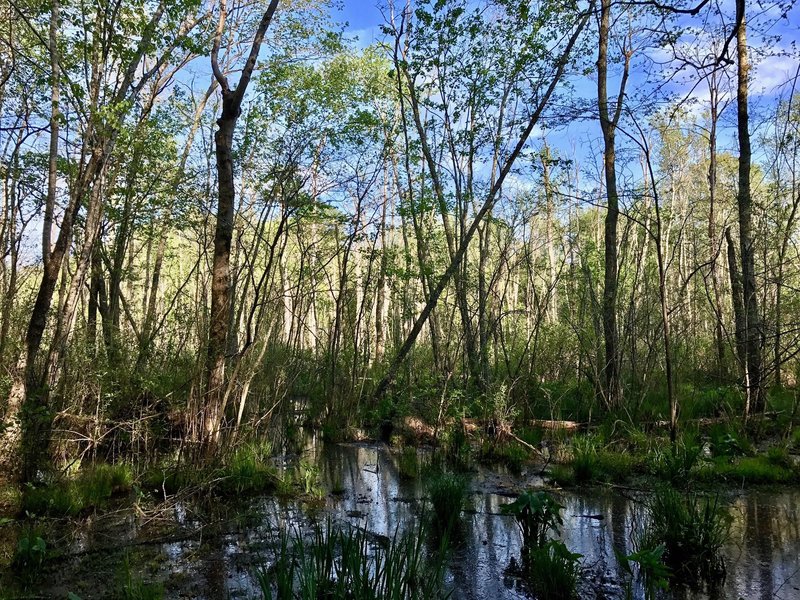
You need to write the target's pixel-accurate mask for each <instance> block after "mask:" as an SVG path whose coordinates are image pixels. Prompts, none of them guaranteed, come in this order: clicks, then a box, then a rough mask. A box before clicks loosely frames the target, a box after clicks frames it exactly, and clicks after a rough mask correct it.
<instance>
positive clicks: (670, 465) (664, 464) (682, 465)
mask: <svg viewBox="0 0 800 600" xmlns="http://www.w3.org/2000/svg"><path fill="white" fill-rule="evenodd" d="M702 455H703V449H702V447H701V446H700V444H698V443H697V441H696V440H695V439H694V438H693V437H692V436H690V435H684V436H682V437H681V438H680V439H679V440H678V441H677V442H676V443H674V444H671V445H670V446H669V447H668V448H656V449H654V451H653V455H652V464H653V471H654V472H655V474H656V475H658V476H659V477H661V478H662V479H665V480H667V481H669V482H670V483H671V484H672V485H673V486H675V487H686V486H687V485H688V484H689V482H690V481H691V480H692V478H693V477H694V475H695V469H696V467H697V466H698V465H699V464H700V459H701V458H702Z"/></svg>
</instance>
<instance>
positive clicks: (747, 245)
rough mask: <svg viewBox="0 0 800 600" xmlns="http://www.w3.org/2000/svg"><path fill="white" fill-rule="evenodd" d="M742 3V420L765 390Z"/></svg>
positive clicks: (739, 3)
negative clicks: (744, 352)
mask: <svg viewBox="0 0 800 600" xmlns="http://www.w3.org/2000/svg"><path fill="white" fill-rule="evenodd" d="M745 5H746V2H745V0H736V17H737V18H736V26H737V32H736V57H737V63H738V69H737V86H736V106H737V131H738V135H739V190H738V192H737V194H736V202H737V205H738V207H739V246H740V254H741V258H742V292H743V294H744V309H745V318H746V323H745V344H746V349H747V356H746V360H747V370H746V372H747V381H746V382H745V386H746V392H747V403H746V406H745V417H747V416H748V415H749V414H750V412H761V411H763V410H764V401H765V390H764V382H763V380H762V364H761V363H762V361H761V348H762V331H761V315H760V313H759V308H758V294H757V290H756V274H755V248H754V240H753V199H752V197H751V194H750V163H751V152H750V130H749V125H750V124H749V116H748V90H747V86H748V82H749V73H750V63H749V59H748V56H747V19H746V17H745Z"/></svg>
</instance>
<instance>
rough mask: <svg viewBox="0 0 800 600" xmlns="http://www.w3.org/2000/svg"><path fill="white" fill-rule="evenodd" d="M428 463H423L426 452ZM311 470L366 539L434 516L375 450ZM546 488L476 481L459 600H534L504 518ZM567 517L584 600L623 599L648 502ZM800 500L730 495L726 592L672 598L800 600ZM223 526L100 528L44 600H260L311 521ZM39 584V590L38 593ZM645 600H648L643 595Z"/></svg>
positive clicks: (329, 502)
mask: <svg viewBox="0 0 800 600" xmlns="http://www.w3.org/2000/svg"><path fill="white" fill-rule="evenodd" d="M421 452H422V453H423V460H424V451H421ZM304 460H305V461H307V462H311V463H313V464H316V465H317V467H318V469H319V476H320V480H321V484H322V487H323V488H324V489H327V490H330V489H333V488H342V489H344V493H343V494H341V495H336V496H334V495H328V496H327V497H326V499H325V500H324V505H323V506H321V507H319V508H317V509H316V511H315V512H316V513H317V518H325V516H326V515H330V516H331V517H332V518H333V519H334V520H336V521H339V522H343V523H352V524H354V525H359V526H362V527H366V528H367V529H368V530H369V531H370V532H372V533H373V534H375V535H379V536H387V537H391V536H393V535H394V534H395V532H396V531H397V530H398V529H399V530H401V531H402V530H403V529H404V528H405V527H408V526H410V525H412V524H413V523H415V522H416V521H417V520H418V518H419V515H420V513H421V511H422V508H423V506H424V502H425V500H424V486H423V485H422V484H421V483H420V482H409V481H406V480H403V479H401V477H400V475H399V472H398V469H397V463H396V457H395V456H394V455H392V453H391V452H389V451H388V450H387V449H386V448H385V447H383V446H380V445H374V444H337V445H333V444H323V443H321V442H320V443H316V442H315V441H314V440H311V441H310V442H309V444H308V446H307V448H306V450H305V452H304ZM542 484H543V482H542V480H541V478H540V477H539V475H538V472H537V470H536V469H534V470H533V472H532V473H523V474H522V475H517V476H514V475H511V474H508V473H506V472H503V471H502V470H499V469H488V468H483V467H481V468H479V469H478V471H477V472H476V473H474V474H473V478H472V483H471V488H470V489H471V494H470V498H469V505H470V508H469V509H468V510H467V511H465V514H464V516H463V522H464V526H463V528H462V530H463V531H462V537H461V543H460V544H459V546H458V547H457V548H456V549H455V550H454V552H453V554H452V557H451V559H450V561H449V564H448V568H447V573H446V582H447V585H448V587H449V589H451V590H452V592H453V594H452V598H454V599H458V600H473V599H474V600H478V599H498V600H505V599H514V598H526V597H528V596H526V594H525V592H524V590H523V589H522V586H521V584H520V582H519V581H517V580H516V579H515V578H514V577H511V576H509V575H507V574H506V573H505V571H506V568H507V567H508V566H509V564H510V562H511V561H512V559H514V558H518V557H519V554H520V542H521V540H520V534H519V531H518V528H517V526H516V523H515V522H514V520H513V519H512V518H510V517H507V516H504V515H502V514H501V510H500V507H501V506H502V505H503V504H505V503H508V502H511V501H512V500H513V497H514V495H515V493H517V492H518V491H519V490H521V489H524V488H525V487H528V486H541V485H542ZM557 495H558V497H559V500H560V501H561V503H562V504H564V506H565V510H564V514H563V517H564V530H563V533H562V539H563V541H564V542H565V544H566V545H567V546H568V547H569V549H570V550H571V551H572V552H579V553H580V554H582V555H583V559H582V561H583V562H582V564H583V567H584V576H583V582H582V584H581V597H582V598H586V599H587V600H591V599H595V600H600V599H603V598H608V599H621V598H623V597H624V596H623V590H622V587H621V585H620V583H619V582H620V580H621V575H620V572H619V567H618V564H617V561H616V559H615V552H614V549H617V550H619V551H622V552H623V553H627V552H631V551H632V544H631V538H632V537H633V534H632V532H633V531H635V530H636V528H637V526H638V525H639V524H640V523H641V522H642V519H643V518H644V512H643V507H642V503H641V495H640V494H637V493H634V492H631V491H626V490H604V489H591V490H588V491H580V492H572V491H570V492H558V493H557ZM798 499H800V493H798V491H797V490H783V491H779V492H760V491H759V492H755V491H753V492H742V493H731V494H730V498H729V502H730V509H731V514H732V515H733V518H734V521H733V526H732V529H731V537H730V540H729V542H728V543H727V545H726V547H725V549H724V555H725V558H726V565H727V577H726V579H725V581H724V583H723V584H722V586H721V587H720V588H719V589H717V590H712V591H709V590H689V589H674V590H673V591H672V592H671V593H670V594H669V595H667V596H665V597H666V598H674V599H676V600H678V599H679V600H700V599H707V598H712V599H714V600H716V599H733V600H736V599H739V598H742V599H744V600H800V514H798V512H799V511H798ZM221 509H222V510H221V511H220V513H221V515H222V517H223V518H221V519H220V515H216V516H215V517H214V518H211V517H209V516H208V515H207V514H206V513H205V512H195V511H193V510H192V509H191V508H190V507H189V505H187V504H184V503H177V504H174V505H173V506H172V507H171V508H169V509H168V510H165V511H163V512H162V513H161V514H159V515H157V516H155V517H152V516H150V517H143V516H141V515H137V514H135V513H133V512H125V511H123V512H121V513H119V514H112V515H107V516H104V517H102V518H95V519H89V520H88V521H87V522H86V523H84V524H82V525H81V526H80V527H78V528H77V529H73V530H70V531H69V532H68V533H65V534H64V537H63V539H62V540H61V543H62V544H64V545H66V546H67V547H69V548H70V551H69V553H68V555H67V556H66V557H64V558H62V559H60V560H57V561H54V563H53V564H51V565H50V566H49V567H47V571H46V572H45V573H43V574H42V575H43V578H42V580H41V585H39V587H40V588H41V589H40V590H38V593H39V594H40V596H39V597H66V595H67V592H70V591H71V592H74V593H77V594H78V595H79V596H80V597H81V598H83V599H84V600H86V599H89V598H105V597H108V594H109V593H110V589H113V586H114V585H115V582H118V581H119V578H120V571H121V568H120V565H121V564H123V563H124V562H125V561H127V563H128V565H129V566H130V569H131V571H133V572H137V573H139V574H141V575H143V576H144V577H145V579H156V580H161V581H163V582H164V584H165V590H166V596H167V597H169V598H206V599H209V600H216V599H218V598H219V599H227V598H234V599H235V598H256V597H258V595H257V586H256V584H255V582H254V580H253V577H252V574H253V572H254V570H255V568H256V566H257V565H261V564H265V563H268V562H269V560H270V555H271V553H270V546H271V543H272V540H274V539H275V535H276V532H278V531H280V530H285V529H286V528H294V527H301V528H302V527H303V526H305V525H306V524H307V523H308V521H309V518H310V517H309V515H308V510H307V509H305V508H303V507H302V506H300V504H298V503H296V502H282V501H279V500H277V499H275V498H272V497H265V498H260V499H256V500H255V501H254V502H253V503H251V504H250V505H248V506H247V507H246V508H243V507H241V506H239V505H237V506H236V507H231V508H230V509H228V510H226V509H225V507H221ZM37 585H38V584H37ZM636 597H637V598H642V597H643V592H642V590H641V588H639V589H638V590H636Z"/></svg>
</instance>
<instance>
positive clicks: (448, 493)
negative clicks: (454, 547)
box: [426, 470, 469, 532]
mask: <svg viewBox="0 0 800 600" xmlns="http://www.w3.org/2000/svg"><path fill="white" fill-rule="evenodd" d="M468 484H469V481H468V479H467V477H465V476H464V475H461V474H459V473H450V472H446V471H438V470H432V471H430V473H429V475H428V479H427V481H426V488H427V491H428V495H429V497H430V501H431V508H432V509H433V510H432V513H431V516H432V518H433V528H434V530H435V531H437V532H448V531H451V530H452V529H453V528H454V527H455V525H456V524H457V523H458V521H459V519H460V518H461V511H462V509H463V508H464V503H465V501H466V498H467V491H468V490H467V486H468Z"/></svg>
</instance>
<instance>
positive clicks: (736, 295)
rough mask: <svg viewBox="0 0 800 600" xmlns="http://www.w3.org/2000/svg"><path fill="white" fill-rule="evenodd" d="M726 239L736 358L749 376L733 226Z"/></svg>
mask: <svg viewBox="0 0 800 600" xmlns="http://www.w3.org/2000/svg"><path fill="white" fill-rule="evenodd" d="M725 240H726V242H727V245H728V273H729V274H730V279H731V300H732V303H733V327H734V332H733V337H734V342H735V344H736V358H737V360H738V363H739V367H740V368H739V372H740V373H741V374H742V376H743V377H745V378H746V377H747V344H746V331H747V320H746V318H745V314H744V294H743V292H742V275H741V272H740V271H739V261H738V260H736V244H734V242H733V236H732V235H731V228H730V227H726V228H725Z"/></svg>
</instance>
